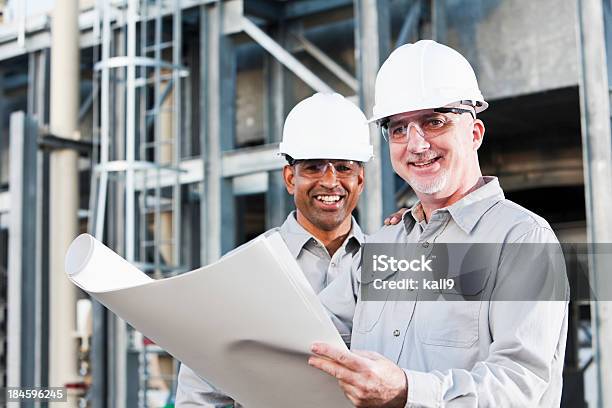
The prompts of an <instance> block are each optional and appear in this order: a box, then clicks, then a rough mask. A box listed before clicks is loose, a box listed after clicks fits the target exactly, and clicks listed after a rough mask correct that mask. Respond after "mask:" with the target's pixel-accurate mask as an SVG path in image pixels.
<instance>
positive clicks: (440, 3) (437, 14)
mask: <svg viewBox="0 0 612 408" xmlns="http://www.w3.org/2000/svg"><path fill="white" fill-rule="evenodd" d="M431 37H432V39H434V40H435V41H438V42H441V43H446V0H431Z"/></svg>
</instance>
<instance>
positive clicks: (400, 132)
mask: <svg viewBox="0 0 612 408" xmlns="http://www.w3.org/2000/svg"><path fill="white" fill-rule="evenodd" d="M449 113H451V114H452V113H454V114H459V115H460V114H462V113H469V114H471V115H472V116H473V117H474V118H475V115H474V112H473V111H472V110H469V109H462V108H437V109H432V110H430V111H428V112H425V113H423V114H420V115H419V116H415V117H411V118H405V119H400V120H387V121H383V122H381V123H380V128H381V130H382V135H383V137H384V138H385V140H387V141H388V142H389V143H398V144H406V143H408V136H409V135H410V131H411V129H412V128H414V130H415V131H416V132H417V133H418V134H419V135H420V136H421V137H422V138H424V139H432V138H434V137H436V136H440V135H441V134H443V133H446V132H448V131H449V130H450V129H451V128H452V127H453V126H454V125H455V123H456V122H457V119H456V118H453V117H452V116H450V115H448V114H449Z"/></svg>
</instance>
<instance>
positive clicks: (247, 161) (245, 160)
mask: <svg viewBox="0 0 612 408" xmlns="http://www.w3.org/2000/svg"><path fill="white" fill-rule="evenodd" d="M277 152H278V145H276V144H270V145H263V146H256V147H249V148H244V149H238V150H231V151H226V152H224V153H223V158H222V160H221V165H222V175H223V177H234V176H239V175H244V174H250V173H257V172H260V171H270V170H278V169H281V168H282V167H283V166H284V165H285V163H286V161H285V159H284V158H282V157H280V156H278V154H277Z"/></svg>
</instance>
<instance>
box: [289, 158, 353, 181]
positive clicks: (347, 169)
mask: <svg viewBox="0 0 612 408" xmlns="http://www.w3.org/2000/svg"><path fill="white" fill-rule="evenodd" d="M293 166H294V167H295V169H296V170H297V173H298V174H299V175H301V176H304V177H309V178H316V177H322V176H323V175H325V172H326V171H327V167H328V166H330V167H331V169H332V171H333V172H334V173H335V175H336V177H338V178H350V177H355V176H357V175H358V174H359V171H360V169H361V163H360V162H358V161H353V160H324V159H312V160H295V161H294V162H293Z"/></svg>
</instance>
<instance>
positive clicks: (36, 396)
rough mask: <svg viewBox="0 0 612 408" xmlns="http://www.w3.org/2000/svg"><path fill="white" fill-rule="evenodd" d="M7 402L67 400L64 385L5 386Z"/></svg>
mask: <svg viewBox="0 0 612 408" xmlns="http://www.w3.org/2000/svg"><path fill="white" fill-rule="evenodd" d="M5 396H6V401H7V402H22V401H41V402H67V401H68V392H67V391H66V387H7V388H6V391H5Z"/></svg>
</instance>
